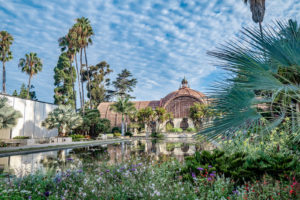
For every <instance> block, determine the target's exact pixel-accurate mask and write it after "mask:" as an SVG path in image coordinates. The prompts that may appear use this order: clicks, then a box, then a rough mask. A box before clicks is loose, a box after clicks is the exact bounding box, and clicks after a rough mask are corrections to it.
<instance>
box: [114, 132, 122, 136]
mask: <svg viewBox="0 0 300 200" xmlns="http://www.w3.org/2000/svg"><path fill="white" fill-rule="evenodd" d="M114 136H115V137H121V136H122V134H121V133H114Z"/></svg>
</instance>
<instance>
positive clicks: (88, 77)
mask: <svg viewBox="0 0 300 200" xmlns="http://www.w3.org/2000/svg"><path fill="white" fill-rule="evenodd" d="M84 57H85V65H86V70H87V79H88V88H89V93H90V109H92V94H91V80H90V73H89V65H88V61H87V56H86V47H84Z"/></svg>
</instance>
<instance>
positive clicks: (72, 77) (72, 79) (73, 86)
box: [70, 59, 77, 110]
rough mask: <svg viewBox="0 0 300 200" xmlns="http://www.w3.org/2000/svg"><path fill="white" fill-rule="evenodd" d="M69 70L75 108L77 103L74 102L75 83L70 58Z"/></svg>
mask: <svg viewBox="0 0 300 200" xmlns="http://www.w3.org/2000/svg"><path fill="white" fill-rule="evenodd" d="M70 70H71V81H72V88H73V99H74V106H75V110H76V108H77V103H76V94H75V84H74V74H73V67H72V60H71V59H70Z"/></svg>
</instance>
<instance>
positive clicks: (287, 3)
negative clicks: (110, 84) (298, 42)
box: [0, 0, 300, 102]
mask: <svg viewBox="0 0 300 200" xmlns="http://www.w3.org/2000/svg"><path fill="white" fill-rule="evenodd" d="M266 7H267V11H266V16H265V21H264V24H270V23H272V22H274V21H275V20H286V19H289V18H293V19H297V20H300V1H298V0H276V1H275V0H272V1H271V0H269V1H268V0H267V5H266ZM82 16H84V17H88V18H89V19H90V21H91V24H92V26H93V29H94V32H95V36H94V37H93V38H92V39H93V45H92V46H90V47H89V48H88V60H89V64H97V63H98V62H100V61H103V60H105V61H106V62H108V63H109V64H110V66H111V68H112V69H113V70H114V75H113V76H112V78H114V77H115V75H116V74H117V73H119V72H120V71H121V70H122V69H124V68H127V69H128V70H130V71H131V72H132V73H133V75H134V76H135V77H136V78H137V79H138V84H137V87H136V89H135V92H134V95H135V96H136V97H137V100H152V99H160V98H162V97H164V96H165V95H166V94H167V93H169V92H171V91H174V90H176V89H178V87H179V83H180V81H181V79H182V78H183V77H184V76H185V77H186V78H187V79H188V81H189V83H190V86H191V87H192V88H193V89H196V90H199V91H202V92H205V91H207V88H208V87H209V85H210V84H212V82H213V81H215V80H216V79H219V78H221V77H222V72H220V71H218V70H217V69H216V68H215V67H214V66H213V64H212V63H213V62H214V61H213V60H212V59H211V58H210V57H208V56H207V55H206V52H207V51H208V50H213V49H214V48H216V47H217V46H218V45H220V44H222V43H224V42H226V41H228V40H229V39H232V38H234V37H235V36H236V35H237V34H238V33H239V30H240V29H241V27H244V26H246V27H247V26H253V25H254V24H253V22H252V21H251V13H250V11H249V8H248V7H246V6H245V5H244V4H243V2H242V0H84V1H83V0H72V1H71V0H0V20H1V23H0V30H6V31H8V32H9V33H11V34H12V35H13V37H14V43H13V45H12V51H13V56H14V59H13V60H12V61H10V62H8V63H7V64H6V66H7V88H8V89H7V90H8V93H10V94H11V93H12V92H13V90H15V89H18V90H19V88H20V86H21V84H22V83H27V81H28V77H27V76H26V75H25V74H22V73H21V71H20V69H18V60H19V59H20V58H21V57H24V55H25V53H29V52H36V53H37V54H38V56H39V57H40V58H41V59H42V61H43V71H42V72H41V73H40V74H38V75H37V76H35V77H34V78H33V81H32V82H33V85H34V86H35V90H36V91H37V97H38V99H39V100H42V101H47V102H53V88H54V86H53V82H54V81H53V74H54V73H53V68H54V67H55V66H56V63H57V60H58V56H59V54H60V49H59V47H58V43H57V40H58V38H59V37H61V36H64V35H65V34H66V33H67V31H68V29H69V28H70V27H71V26H72V25H73V24H74V22H75V19H76V18H78V17H82ZM1 69H2V67H1ZM1 72H2V70H1ZM1 77H2V76H1ZM1 82H2V80H1Z"/></svg>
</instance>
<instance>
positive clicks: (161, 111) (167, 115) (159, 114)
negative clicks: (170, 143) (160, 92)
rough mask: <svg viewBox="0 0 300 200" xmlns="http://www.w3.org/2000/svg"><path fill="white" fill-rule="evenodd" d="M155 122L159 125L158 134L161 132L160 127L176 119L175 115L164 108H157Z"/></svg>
mask: <svg viewBox="0 0 300 200" xmlns="http://www.w3.org/2000/svg"><path fill="white" fill-rule="evenodd" d="M154 115H155V121H156V123H157V130H156V131H157V132H159V131H160V130H159V128H160V125H161V124H163V123H164V122H165V121H169V120H172V119H173V118H174V116H173V113H171V112H167V110H166V109H165V108H163V107H156V108H155V111H154Z"/></svg>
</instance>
